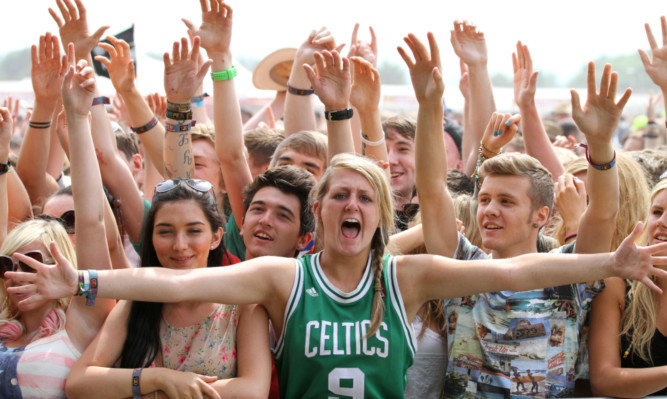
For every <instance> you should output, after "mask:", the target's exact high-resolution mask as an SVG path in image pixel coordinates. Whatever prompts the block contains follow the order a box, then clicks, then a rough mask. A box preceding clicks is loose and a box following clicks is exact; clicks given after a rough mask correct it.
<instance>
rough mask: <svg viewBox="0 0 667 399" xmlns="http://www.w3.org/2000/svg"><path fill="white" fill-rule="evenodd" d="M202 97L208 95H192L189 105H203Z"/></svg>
mask: <svg viewBox="0 0 667 399" xmlns="http://www.w3.org/2000/svg"><path fill="white" fill-rule="evenodd" d="M204 97H208V94H206V93H204V94H202V95H201V96H194V97H192V99H190V106H191V107H192V108H194V107H203V106H204Z"/></svg>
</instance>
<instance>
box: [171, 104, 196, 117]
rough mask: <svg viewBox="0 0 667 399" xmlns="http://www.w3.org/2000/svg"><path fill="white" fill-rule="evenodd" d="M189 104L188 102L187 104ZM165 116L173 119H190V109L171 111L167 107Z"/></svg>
mask: <svg viewBox="0 0 667 399" xmlns="http://www.w3.org/2000/svg"><path fill="white" fill-rule="evenodd" d="M189 105H190V104H189V103H188V106H189ZM167 118H169V119H173V120H175V121H187V120H190V119H192V111H189V110H188V111H172V110H170V109H167Z"/></svg>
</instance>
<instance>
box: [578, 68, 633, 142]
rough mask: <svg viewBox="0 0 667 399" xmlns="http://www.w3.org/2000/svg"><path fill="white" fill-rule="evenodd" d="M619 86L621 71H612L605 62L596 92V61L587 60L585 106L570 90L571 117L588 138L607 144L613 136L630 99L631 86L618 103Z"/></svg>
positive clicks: (587, 139)
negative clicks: (586, 96) (619, 72)
mask: <svg viewBox="0 0 667 399" xmlns="http://www.w3.org/2000/svg"><path fill="white" fill-rule="evenodd" d="M617 88H618V74H617V73H616V72H613V73H612V72H611V65H609V64H606V65H605V66H604V70H603V71H602V78H601V79H600V92H599V93H598V92H597V89H596V83H595V63H594V62H592V61H591V62H589V63H588V99H587V100H586V104H584V107H583V108H582V107H581V103H580V100H579V93H577V91H576V90H570V94H571V95H572V118H573V119H574V122H575V123H576V124H577V126H578V127H579V130H581V132H582V133H584V134H585V135H586V141H588V143H589V144H591V143H592V142H596V143H601V144H607V143H610V142H611V138H612V135H613V134H614V130H616V126H618V121H619V120H620V119H621V114H622V112H623V107H625V104H626V103H627V102H628V100H629V99H630V95H631V94H632V89H630V88H628V89H626V90H625V93H623V96H622V97H621V99H620V100H618V102H615V99H616V90H617Z"/></svg>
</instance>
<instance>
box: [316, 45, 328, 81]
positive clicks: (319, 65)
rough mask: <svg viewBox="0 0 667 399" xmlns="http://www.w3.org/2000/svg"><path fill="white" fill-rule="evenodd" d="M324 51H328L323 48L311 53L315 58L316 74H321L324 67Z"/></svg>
mask: <svg viewBox="0 0 667 399" xmlns="http://www.w3.org/2000/svg"><path fill="white" fill-rule="evenodd" d="M325 52H327V53H328V51H326V50H325V51H323V52H316V53H314V54H313V58H314V59H315V69H316V70H317V75H318V76H322V74H324V71H325V69H326V65H325V58H324V54H323V53H325Z"/></svg>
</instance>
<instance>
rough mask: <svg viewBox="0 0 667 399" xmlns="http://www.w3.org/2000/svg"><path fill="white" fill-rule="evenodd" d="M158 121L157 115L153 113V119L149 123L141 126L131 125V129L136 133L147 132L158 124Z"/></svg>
mask: <svg viewBox="0 0 667 399" xmlns="http://www.w3.org/2000/svg"><path fill="white" fill-rule="evenodd" d="M157 122H158V121H157V116H155V115H153V119H151V120H150V122H148V123H147V124H145V125H143V126H139V127H134V126H131V127H130V129H132V131H133V132H135V133H136V134H141V133H146V132H147V131H149V130H151V129H152V128H154V127H155V126H157Z"/></svg>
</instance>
